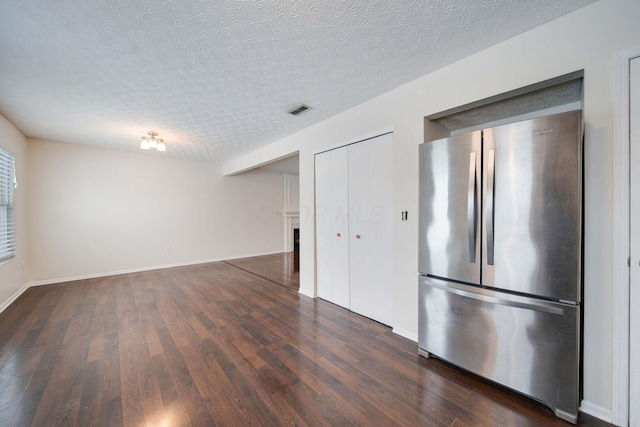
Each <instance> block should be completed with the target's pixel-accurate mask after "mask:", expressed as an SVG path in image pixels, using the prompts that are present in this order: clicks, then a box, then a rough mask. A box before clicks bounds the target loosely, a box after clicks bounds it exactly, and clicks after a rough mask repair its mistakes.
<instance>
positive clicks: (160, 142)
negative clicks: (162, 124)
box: [140, 130, 167, 151]
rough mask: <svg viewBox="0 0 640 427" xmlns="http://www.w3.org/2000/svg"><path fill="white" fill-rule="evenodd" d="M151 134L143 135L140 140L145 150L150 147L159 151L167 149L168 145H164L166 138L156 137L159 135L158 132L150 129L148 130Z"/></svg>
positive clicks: (141, 146)
mask: <svg viewBox="0 0 640 427" xmlns="http://www.w3.org/2000/svg"><path fill="white" fill-rule="evenodd" d="M147 135H149V136H143V137H142V139H141V141H140V148H141V149H143V150H148V149H150V148H155V149H156V150H158V151H167V147H166V146H165V145H164V139H162V138H156V136H158V132H154V131H151V130H150V131H149V132H147Z"/></svg>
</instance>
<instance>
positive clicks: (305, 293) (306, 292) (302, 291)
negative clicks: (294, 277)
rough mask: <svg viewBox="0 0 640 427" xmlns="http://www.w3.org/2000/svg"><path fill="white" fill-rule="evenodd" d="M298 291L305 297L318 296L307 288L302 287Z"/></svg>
mask: <svg viewBox="0 0 640 427" xmlns="http://www.w3.org/2000/svg"><path fill="white" fill-rule="evenodd" d="M298 293H299V294H300V295H304V296H305V297H309V298H315V297H316V296H315V295H314V294H313V293H311V292H308V291H306V290H304V289H302V288H300V289H298Z"/></svg>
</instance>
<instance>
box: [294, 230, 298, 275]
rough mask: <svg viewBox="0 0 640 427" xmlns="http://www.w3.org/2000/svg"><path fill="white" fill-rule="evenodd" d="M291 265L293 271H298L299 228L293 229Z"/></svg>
mask: <svg viewBox="0 0 640 427" xmlns="http://www.w3.org/2000/svg"><path fill="white" fill-rule="evenodd" d="M293 265H294V269H295V271H299V270H300V228H294V229H293Z"/></svg>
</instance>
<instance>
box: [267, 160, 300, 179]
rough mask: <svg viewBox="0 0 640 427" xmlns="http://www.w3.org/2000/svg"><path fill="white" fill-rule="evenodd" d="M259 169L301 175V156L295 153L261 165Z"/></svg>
mask: <svg viewBox="0 0 640 427" xmlns="http://www.w3.org/2000/svg"><path fill="white" fill-rule="evenodd" d="M258 170H262V171H266V172H275V173H286V174H289V175H300V156H299V155H295V156H291V157H287V158H285V159H281V160H277V161H275V162H272V163H269V164H266V165H264V166H260V167H259V168H258Z"/></svg>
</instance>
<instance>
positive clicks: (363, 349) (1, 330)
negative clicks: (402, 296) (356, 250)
mask: <svg viewBox="0 0 640 427" xmlns="http://www.w3.org/2000/svg"><path fill="white" fill-rule="evenodd" d="M258 261H259V260H258ZM245 267H246V265H245ZM580 424H581V425H605V424H604V423H601V422H598V421H597V420H596V419H594V418H591V417H588V416H581V418H580ZM29 425H33V426H57V425H60V426H62V425H69V426H75V425H77V426H91V425H96V426H119V425H126V426H212V425H223V426H235V425H237V426H246V425H340V426H342V425H369V426H391V425H403V426H409V425H422V426H478V425H479V426H494V425H503V426H539V425H545V426H547V425H551V426H567V425H569V424H567V423H565V422H563V421H561V420H559V419H556V418H555V417H554V416H553V414H552V413H551V411H550V410H548V409H547V408H545V407H543V406H541V405H539V404H537V403H535V402H532V401H530V400H528V399H526V398H524V397H521V396H519V395H516V394H514V393H511V392H509V391H506V390H504V389H502V388H500V387H496V386H493V385H491V384H488V383H486V382H484V381H483V380H480V379H478V378H476V377H474V376H472V375H469V374H466V373H463V372H461V371H459V370H457V369H455V368H453V367H451V366H449V365H447V364H445V363H443V362H440V361H437V360H434V359H425V358H423V357H419V356H418V355H417V345H416V344H415V343H414V342H411V341H409V340H407V339H404V338H402V337H400V336H398V335H395V334H393V333H392V332H391V331H390V329H389V328H387V327H385V326H383V325H381V324H379V323H376V322H374V321H371V320H369V319H366V318H364V317H361V316H359V315H356V314H353V313H350V312H349V311H347V310H344V309H342V308H340V307H337V306H335V305H332V304H330V303H327V302H325V301H322V300H319V299H316V300H314V299H310V298H307V297H304V296H299V295H298V294H297V293H294V292H291V291H289V290H288V289H286V288H284V287H281V286H278V285H275V284H274V283H273V282H272V281H270V280H266V279H264V278H262V277H259V276H257V275H255V274H252V273H250V272H248V271H245V270H243V269H240V268H238V267H235V266H233V265H231V264H230V263H225V262H219V263H211V264H203V265H197V266H190V267H180V268H173V269H166V270H156V271H149V272H143V273H134V274H127V275H120V276H113V277H107V278H99V279H91V280H81V281H75V282H70V283H64V284H57V285H48V286H41V287H35V288H30V289H28V290H27V291H26V292H25V293H24V294H23V295H22V296H21V297H20V298H19V299H18V300H17V301H16V302H15V303H14V304H12V305H11V306H10V307H9V308H8V309H7V310H5V311H4V312H3V313H2V314H0V426H29Z"/></svg>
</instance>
